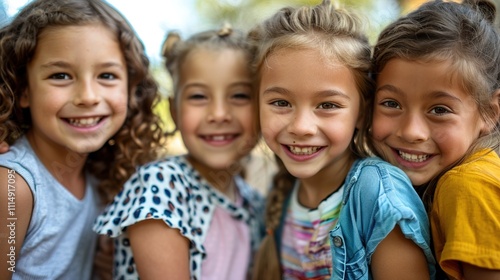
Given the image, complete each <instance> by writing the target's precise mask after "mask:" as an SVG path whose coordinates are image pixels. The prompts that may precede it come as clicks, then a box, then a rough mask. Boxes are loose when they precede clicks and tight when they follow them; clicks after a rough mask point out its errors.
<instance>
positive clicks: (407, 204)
mask: <svg viewBox="0 0 500 280" xmlns="http://www.w3.org/2000/svg"><path fill="white" fill-rule="evenodd" d="M351 173H354V174H355V175H352V176H350V177H349V178H348V179H349V182H348V188H347V190H348V193H347V195H348V201H350V200H354V201H356V205H354V204H352V205H353V206H355V207H362V208H363V209H364V211H366V212H367V213H373V215H377V216H379V217H381V219H385V218H387V217H391V216H392V217H399V218H403V217H405V218H414V217H415V216H417V217H419V219H421V218H423V217H425V216H426V212H425V208H424V205H423V203H422V200H421V199H420V197H419V196H418V194H417V192H416V191H415V189H414V188H413V186H412V185H411V181H410V179H409V178H408V177H407V176H406V174H405V173H404V172H403V171H401V170H400V169H398V168H396V167H394V166H393V165H391V164H389V163H387V162H385V161H383V160H381V159H379V158H375V157H374V158H365V159H360V160H358V161H357V162H355V164H354V165H353V167H352V170H351ZM391 219H392V218H391Z"/></svg>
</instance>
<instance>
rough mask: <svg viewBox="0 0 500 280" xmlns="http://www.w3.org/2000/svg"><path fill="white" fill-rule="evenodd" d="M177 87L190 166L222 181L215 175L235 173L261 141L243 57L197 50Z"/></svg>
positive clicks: (177, 111) (176, 110) (176, 107)
mask: <svg viewBox="0 0 500 280" xmlns="http://www.w3.org/2000/svg"><path fill="white" fill-rule="evenodd" d="M178 85H179V86H178V90H177V93H176V94H177V96H176V100H175V101H174V102H175V103H174V104H172V103H171V113H172V116H173V117H174V121H175V122H176V125H177V128H178V129H179V131H180V133H181V136H182V139H183V141H184V145H185V146H186V149H187V150H188V152H189V160H190V162H191V163H192V164H193V166H195V167H196V169H197V170H198V171H199V172H200V173H201V174H202V175H204V177H205V178H207V179H209V180H211V179H214V178H213V177H214V176H219V175H217V174H215V173H211V172H215V171H217V170H227V169H231V168H235V166H236V165H237V163H238V161H239V160H240V159H241V158H242V157H244V156H246V155H248V153H249V152H250V151H251V149H252V148H253V147H254V146H255V144H256V141H257V138H258V131H257V116H256V105H255V101H254V96H253V92H252V78H251V75H250V72H249V70H248V59H247V58H246V56H245V54H244V52H243V51H239V50H230V49H226V50H206V49H196V50H193V51H192V52H191V53H190V54H189V55H188V56H187V57H186V59H185V61H184V63H183V64H182V66H181V71H180V75H179V83H178ZM228 175H229V174H228ZM220 176H222V175H220Z"/></svg>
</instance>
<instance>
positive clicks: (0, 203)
mask: <svg viewBox="0 0 500 280" xmlns="http://www.w3.org/2000/svg"><path fill="white" fill-rule="evenodd" d="M13 202H14V203H15V204H14V205H13V204H12V203H13ZM9 203H10V205H9ZM9 206H10V208H9ZM32 209H33V195H32V194H31V190H30V188H29V186H28V184H27V183H26V181H25V180H24V179H23V178H22V177H21V176H20V175H18V174H16V173H15V172H14V170H12V169H8V168H4V167H0V279H11V277H12V270H13V269H15V268H13V266H14V265H16V263H17V261H18V260H19V252H20V251H21V247H22V245H23V242H24V237H25V236H26V232H27V230H28V226H29V223H30V219H31V211H32ZM11 260H12V261H13V262H11Z"/></svg>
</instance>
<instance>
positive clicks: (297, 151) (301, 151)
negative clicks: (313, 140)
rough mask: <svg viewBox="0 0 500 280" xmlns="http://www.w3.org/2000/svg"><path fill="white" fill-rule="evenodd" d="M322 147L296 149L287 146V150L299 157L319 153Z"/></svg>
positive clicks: (295, 147)
mask: <svg viewBox="0 0 500 280" xmlns="http://www.w3.org/2000/svg"><path fill="white" fill-rule="evenodd" d="M321 148H322V147H297V146H288V150H289V151H290V152H291V153H292V154H294V155H299V156H304V155H312V154H314V153H316V152H317V151H319V150H320V149H321Z"/></svg>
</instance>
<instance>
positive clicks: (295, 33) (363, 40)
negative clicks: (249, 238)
mask: <svg viewBox="0 0 500 280" xmlns="http://www.w3.org/2000/svg"><path fill="white" fill-rule="evenodd" d="M249 37H250V39H251V41H252V42H253V43H254V44H253V45H254V48H255V52H256V55H255V60H254V63H253V65H252V66H253V68H254V71H255V72H256V79H257V83H258V82H259V80H260V76H259V72H260V70H261V68H262V67H264V66H265V63H266V59H267V57H269V56H270V55H271V54H273V53H275V52H276V51H279V50H308V49H313V50H317V51H319V52H320V54H321V55H322V56H324V58H325V61H332V62H336V63H340V64H343V65H345V66H346V67H347V68H349V69H350V70H351V73H352V75H353V77H354V79H355V83H356V86H357V88H358V90H359V93H360V100H361V104H360V108H362V109H361V112H363V113H364V114H365V116H364V118H363V128H364V127H367V126H368V124H369V123H370V120H371V118H370V116H371V106H370V104H368V102H369V99H368V97H369V96H370V95H371V91H372V90H373V89H374V83H373V81H372V79H371V77H370V75H369V71H370V65H371V64H370V62H371V60H370V59H371V46H370V44H369V42H368V39H367V37H366V35H365V33H364V26H363V24H362V21H361V19H360V18H359V17H358V16H357V15H356V14H354V13H353V12H351V11H348V10H345V9H340V8H336V7H335V6H334V5H332V4H331V3H330V1H323V2H322V3H321V4H319V5H316V6H302V7H285V8H282V9H280V10H279V11H278V12H276V13H275V14H274V15H273V16H271V17H270V18H269V19H267V20H265V21H264V22H262V23H261V24H260V25H257V26H256V27H255V28H254V29H252V30H251V31H250V33H249ZM365 131H366V129H360V130H359V131H356V132H355V135H354V136H353V141H352V142H351V145H350V149H351V151H352V152H353V153H354V154H355V155H357V156H359V157H366V156H369V155H370V154H371V152H370V151H369V150H368V148H367V145H366V141H367V138H366V133H365ZM276 159H277V162H278V168H279V171H278V173H277V174H276V175H275V177H274V179H273V186H272V188H271V190H270V192H269V194H268V199H267V209H266V227H267V230H268V235H267V236H266V237H265V239H264V241H263V243H262V245H261V246H262V247H261V250H260V251H259V254H258V256H257V258H256V266H255V269H254V274H253V279H259V280H261V279H280V278H281V269H280V263H279V256H278V254H279V252H277V251H276V250H277V247H276V244H275V240H274V236H273V231H274V230H275V229H276V228H277V227H278V225H279V221H280V219H281V216H282V212H283V204H284V200H285V198H286V196H287V195H288V194H289V193H290V192H291V190H292V188H293V184H294V181H295V178H294V177H293V176H292V175H291V174H290V173H289V172H288V171H287V170H286V169H285V166H284V165H283V163H282V162H281V161H280V160H279V158H277V157H276Z"/></svg>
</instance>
